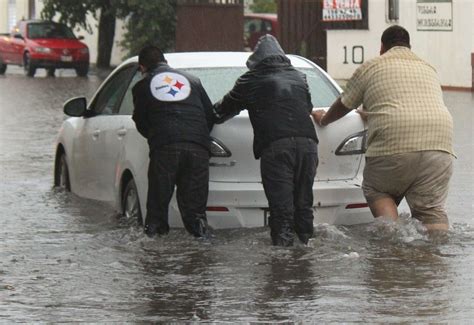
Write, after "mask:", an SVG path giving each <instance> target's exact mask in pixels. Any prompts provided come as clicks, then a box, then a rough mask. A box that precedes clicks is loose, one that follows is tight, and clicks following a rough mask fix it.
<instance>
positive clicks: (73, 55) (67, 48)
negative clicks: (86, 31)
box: [0, 20, 89, 77]
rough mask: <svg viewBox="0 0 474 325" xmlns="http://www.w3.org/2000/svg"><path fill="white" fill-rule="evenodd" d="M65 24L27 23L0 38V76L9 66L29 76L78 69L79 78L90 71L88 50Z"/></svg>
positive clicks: (34, 21) (47, 22) (29, 21)
mask: <svg viewBox="0 0 474 325" xmlns="http://www.w3.org/2000/svg"><path fill="white" fill-rule="evenodd" d="M80 39H82V38H79V39H78V38H76V36H75V35H74V33H73V32H72V30H71V29H70V28H69V27H67V26H66V25H64V24H59V23H55V22H52V21H40V20H25V21H20V22H19V24H18V26H17V27H16V28H14V29H13V31H12V32H11V33H10V34H3V35H1V36H0V74H4V73H5V71H6V69H7V65H8V64H14V65H20V66H23V67H24V69H25V73H26V75H27V76H30V77H33V76H34V75H35V73H36V69H38V68H45V69H46V70H47V71H48V75H54V72H55V69H59V68H61V69H64V68H71V69H75V70H76V73H77V75H78V76H86V75H87V73H88V72H89V48H88V47H87V45H86V44H84V43H82V42H81V41H80Z"/></svg>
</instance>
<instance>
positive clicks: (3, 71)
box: [0, 63, 7, 74]
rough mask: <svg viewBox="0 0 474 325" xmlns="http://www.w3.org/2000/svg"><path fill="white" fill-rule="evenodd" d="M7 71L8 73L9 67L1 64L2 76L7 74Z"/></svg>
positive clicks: (0, 71)
mask: <svg viewBox="0 0 474 325" xmlns="http://www.w3.org/2000/svg"><path fill="white" fill-rule="evenodd" d="M5 71H7V65H6V64H3V63H0V74H5Z"/></svg>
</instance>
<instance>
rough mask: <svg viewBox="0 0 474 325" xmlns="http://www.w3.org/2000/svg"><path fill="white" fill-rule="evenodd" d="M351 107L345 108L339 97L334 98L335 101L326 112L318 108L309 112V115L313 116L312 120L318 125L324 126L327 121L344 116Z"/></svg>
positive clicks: (330, 121)
mask: <svg viewBox="0 0 474 325" xmlns="http://www.w3.org/2000/svg"><path fill="white" fill-rule="evenodd" d="M351 110H352V109H350V108H347V107H346V106H344V104H343V103H342V101H341V97H339V98H338V99H336V101H335V102H334V103H333V104H332V105H331V107H330V108H329V110H328V111H327V112H326V111H325V110H323V109H318V110H316V111H313V112H311V116H313V119H314V121H315V122H316V123H317V124H318V125H319V126H326V125H328V124H329V123H332V122H334V121H337V120H338V119H340V118H341V117H343V116H345V115H346V114H347V113H349V112H350V111H351Z"/></svg>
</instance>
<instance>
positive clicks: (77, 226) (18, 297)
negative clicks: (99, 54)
mask: <svg viewBox="0 0 474 325" xmlns="http://www.w3.org/2000/svg"><path fill="white" fill-rule="evenodd" d="M100 82H101V80H100V78H99V77H97V76H94V75H92V76H89V77H88V78H77V77H74V76H72V75H68V74H66V73H65V74H64V75H59V76H57V77H56V78H48V77H45V76H42V75H39V76H38V77H36V78H27V77H24V76H23V75H21V74H20V73H9V72H8V71H7V74H6V75H5V76H2V77H0V224H1V227H0V322H1V323H11V322H27V323H32V322H46V323H50V322H94V323H95V322H98V323H105V322H121V323H124V322H127V323H128V322H132V323H134V322H171V321H175V322H196V323H198V322H207V323H224V322H229V323H230V322H232V323H235V322H239V323H266V322H271V323H279V322H284V323H329V322H336V323H341V322H343V323H349V322H363V323H366V322H370V323H399V322H402V323H419V322H423V323H470V322H471V321H472V319H474V273H473V272H472V269H473V268H474V222H473V215H474V213H473V202H474V194H473V193H474V185H473V184H474V171H473V166H474V161H473V160H474V159H473V158H474V157H473V156H474V142H473V141H474V140H473V139H474V136H473V126H474V98H473V94H472V93H468V92H445V94H444V95H445V99H446V103H447V105H448V106H449V107H450V110H451V112H452V114H453V116H454V123H455V126H456V131H455V132H456V133H455V150H456V152H457V155H458V159H457V160H456V162H455V172H454V177H453V180H452V185H451V192H450V196H449V200H448V211H449V216H450V220H451V230H450V232H449V236H448V238H447V239H444V240H429V239H428V238H427V237H426V235H425V234H424V233H423V231H422V229H421V228H420V227H419V225H418V224H417V223H416V222H414V221H413V220H410V219H409V218H408V217H407V216H404V217H402V218H401V219H400V221H399V222H398V223H396V224H389V223H384V222H378V223H373V224H368V225H359V226H353V227H335V226H329V225H319V226H317V228H316V234H317V236H316V239H314V240H312V241H311V243H310V245H309V246H308V247H304V246H295V247H293V248H275V247H272V246H271V245H270V239H269V234H268V230H267V229H264V228H260V229H245V230H226V231H216V232H215V238H214V239H213V240H211V241H207V242H206V241H200V240H196V239H194V238H192V237H190V236H189V235H187V234H186V233H185V232H184V231H183V230H180V229H176V230H172V231H171V233H170V235H169V236H168V237H166V238H158V239H149V238H147V237H145V236H144V235H143V234H142V231H141V229H140V228H139V227H137V225H130V224H127V223H126V222H124V221H123V220H122V219H121V218H120V217H119V216H118V214H117V213H116V212H114V211H112V210H110V209H109V208H108V207H107V206H104V205H102V204H100V203H97V202H93V201H86V200H83V199H80V198H78V197H76V196H74V195H72V194H70V193H65V192H61V191H58V190H55V189H53V188H52V183H53V160H54V141H55V136H56V133H57V130H58V128H59V126H60V124H61V121H62V120H63V118H64V116H63V113H62V104H63V102H64V101H65V100H66V99H68V98H70V97H73V96H78V95H82V94H86V95H87V97H88V98H90V96H91V95H92V94H93V92H94V90H95V89H96V88H97V86H98V85H99V83H100Z"/></svg>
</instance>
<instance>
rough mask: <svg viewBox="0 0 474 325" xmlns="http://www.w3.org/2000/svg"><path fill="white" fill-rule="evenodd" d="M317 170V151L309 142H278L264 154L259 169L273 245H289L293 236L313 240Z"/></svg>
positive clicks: (303, 139)
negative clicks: (314, 193)
mask: <svg viewBox="0 0 474 325" xmlns="http://www.w3.org/2000/svg"><path fill="white" fill-rule="evenodd" d="M317 166H318V147H317V144H316V142H315V141H314V140H312V139H309V138H299V137H297V138H283V139H279V140H276V141H274V142H272V143H271V144H270V145H269V146H268V147H267V148H265V150H264V151H263V154H262V157H261V162H260V169H261V173H262V181H263V187H264V189H265V195H266V196H267V199H268V205H269V207H270V219H269V226H270V230H271V237H272V241H273V244H274V245H281V246H290V245H292V244H293V240H294V233H295V232H296V234H297V235H298V237H299V239H300V240H301V241H302V242H304V243H307V241H308V240H309V238H311V237H312V235H313V219H314V217H313V183H314V177H315V176H316V168H317Z"/></svg>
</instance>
